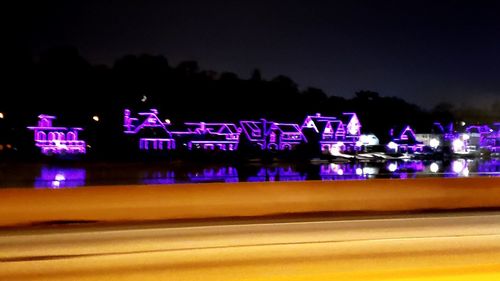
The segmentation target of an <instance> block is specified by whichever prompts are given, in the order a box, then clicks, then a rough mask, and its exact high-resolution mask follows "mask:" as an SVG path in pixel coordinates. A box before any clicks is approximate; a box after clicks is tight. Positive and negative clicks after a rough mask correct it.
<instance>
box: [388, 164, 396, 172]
mask: <svg viewBox="0 0 500 281" xmlns="http://www.w3.org/2000/svg"><path fill="white" fill-rule="evenodd" d="M387 169H388V170H389V172H391V173H392V172H395V171H396V170H397V169H398V164H396V163H391V164H389V166H387Z"/></svg>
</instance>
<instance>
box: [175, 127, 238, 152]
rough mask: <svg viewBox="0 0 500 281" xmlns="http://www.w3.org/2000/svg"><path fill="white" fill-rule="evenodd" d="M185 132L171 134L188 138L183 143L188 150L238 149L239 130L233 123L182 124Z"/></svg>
mask: <svg viewBox="0 0 500 281" xmlns="http://www.w3.org/2000/svg"><path fill="white" fill-rule="evenodd" d="M184 124H185V125H186V127H187V131H186V132H174V133H173V134H177V135H183V136H184V137H190V139H189V140H188V141H187V142H186V143H185V145H186V146H187V148H188V149H189V150H192V149H202V150H220V151H234V150H237V149H238V144H239V141H240V134H241V129H240V128H238V127H237V126H236V125H235V124H233V123H205V122H198V123H193V122H191V123H189V122H188V123H184Z"/></svg>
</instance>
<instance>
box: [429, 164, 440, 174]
mask: <svg viewBox="0 0 500 281" xmlns="http://www.w3.org/2000/svg"><path fill="white" fill-rule="evenodd" d="M429 169H430V170H431V172H433V173H437V172H438V171H439V165H438V164H437V163H435V162H434V163H432V164H431V166H430V167H429Z"/></svg>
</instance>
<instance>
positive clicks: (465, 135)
mask: <svg viewBox="0 0 500 281" xmlns="http://www.w3.org/2000/svg"><path fill="white" fill-rule="evenodd" d="M462 139H464V140H468V139H470V136H469V135H467V134H463V135H462Z"/></svg>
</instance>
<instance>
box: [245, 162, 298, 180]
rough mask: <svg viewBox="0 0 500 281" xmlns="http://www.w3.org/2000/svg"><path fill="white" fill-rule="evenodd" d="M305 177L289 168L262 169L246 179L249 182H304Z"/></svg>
mask: <svg viewBox="0 0 500 281" xmlns="http://www.w3.org/2000/svg"><path fill="white" fill-rule="evenodd" d="M305 180H306V175H305V174H302V173H300V172H298V171H295V170H294V169H293V168H292V167H291V166H285V167H262V168H260V169H259V171H258V172H257V174H256V175H255V176H250V177H248V179H247V181H249V182H263V181H271V182H272V181H305Z"/></svg>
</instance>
